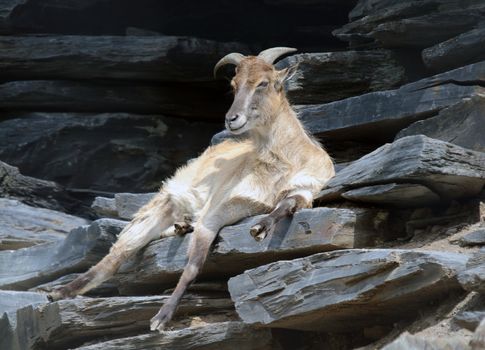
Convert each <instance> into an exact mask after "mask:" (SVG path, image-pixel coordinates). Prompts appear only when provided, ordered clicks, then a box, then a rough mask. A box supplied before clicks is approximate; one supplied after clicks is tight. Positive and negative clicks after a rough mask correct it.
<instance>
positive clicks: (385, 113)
mask: <svg viewBox="0 0 485 350" xmlns="http://www.w3.org/2000/svg"><path fill="white" fill-rule="evenodd" d="M480 79H482V80H483V79H485V61H484V62H480V63H475V64H471V65H468V66H465V67H462V68H458V69H455V70H452V71H449V72H446V73H442V74H438V75H435V76H433V77H430V78H425V79H422V80H419V81H417V82H414V83H410V84H407V85H403V86H401V87H400V88H399V89H396V90H388V91H379V92H372V93H368V94H365V95H361V96H356V97H351V98H347V99H345V100H341V101H335V102H332V103H327V104H319V105H310V106H302V107H299V108H298V112H299V116H300V119H301V120H302V122H303V123H304V124H305V125H306V126H307V128H308V129H309V131H310V132H311V133H312V134H315V135H317V136H321V137H323V138H324V139H325V140H326V141H328V140H338V141H339V142H341V141H342V140H354V141H355V140H356V139H364V140H367V141H372V142H375V141H376V140H384V141H387V140H390V139H392V138H393V137H394V136H395V134H396V133H397V132H399V131H400V130H401V129H402V128H404V127H406V126H408V125H409V124H411V123H413V122H415V121H417V120H420V119H425V118H429V117H432V116H434V115H436V114H438V112H439V111H440V110H442V109H443V108H446V107H449V106H451V105H454V104H456V103H457V102H460V101H461V100H462V99H463V98H466V97H471V96H473V95H477V94H483V93H485V88H484V87H483V86H480V84H479V83H478V81H479V80H480Z"/></svg>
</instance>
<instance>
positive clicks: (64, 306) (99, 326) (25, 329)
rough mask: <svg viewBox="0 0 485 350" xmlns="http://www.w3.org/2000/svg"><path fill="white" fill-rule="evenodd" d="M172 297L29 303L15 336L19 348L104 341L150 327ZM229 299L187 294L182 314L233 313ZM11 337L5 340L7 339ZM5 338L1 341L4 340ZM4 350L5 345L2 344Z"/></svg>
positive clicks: (19, 315)
mask: <svg viewBox="0 0 485 350" xmlns="http://www.w3.org/2000/svg"><path fill="white" fill-rule="evenodd" d="M167 299H168V296H144V297H112V298H84V297H78V298H76V299H72V300H62V301H58V302H55V303H47V304H40V305H32V306H27V307H24V308H22V309H19V310H18V311H17V315H16V318H17V319H16V326H15V327H14V329H15V332H14V333H13V337H14V338H16V339H15V340H16V341H17V342H18V344H19V348H13V349H12V348H10V349H11V350H17V349H19V350H20V349H38V348H46V349H66V348H73V347H76V346H79V345H81V344H83V343H85V342H86V341H90V340H93V339H99V340H100V341H102V340H106V339H110V338H115V337H124V336H128V335H134V334H138V333H140V332H141V331H144V330H148V327H149V322H150V318H151V317H153V315H154V314H156V313H157V311H158V310H159V308H160V307H161V306H162V305H163V303H164V302H166V300H167ZM232 310H233V306H232V303H231V301H230V299H229V298H227V297H226V298H224V297H204V296H200V295H187V296H185V297H184V298H183V299H182V302H181V304H180V306H179V309H178V310H177V313H176V316H175V317H176V318H177V317H179V318H180V316H181V315H185V317H187V316H189V315H194V314H195V315H197V314H204V313H221V312H224V313H232ZM7 340H8V339H3V341H4V342H6V341H7ZM0 341H1V340H0ZM2 349H3V347H2Z"/></svg>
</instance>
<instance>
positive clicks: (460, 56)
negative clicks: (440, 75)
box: [422, 27, 485, 71]
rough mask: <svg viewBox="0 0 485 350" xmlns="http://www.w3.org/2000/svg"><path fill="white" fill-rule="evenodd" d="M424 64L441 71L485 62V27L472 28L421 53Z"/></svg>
mask: <svg viewBox="0 0 485 350" xmlns="http://www.w3.org/2000/svg"><path fill="white" fill-rule="evenodd" d="M422 57H423V62H424V64H425V65H426V66H427V67H428V68H430V69H432V70H435V71H443V70H446V69H453V68H456V67H460V66H464V65H466V64H470V63H474V62H479V61H483V60H485V27H482V28H474V29H472V30H470V31H468V32H465V33H462V34H460V35H458V36H456V37H454V38H451V39H449V40H446V41H444V42H441V43H439V44H436V45H434V46H431V47H428V48H426V49H424V50H423V52H422Z"/></svg>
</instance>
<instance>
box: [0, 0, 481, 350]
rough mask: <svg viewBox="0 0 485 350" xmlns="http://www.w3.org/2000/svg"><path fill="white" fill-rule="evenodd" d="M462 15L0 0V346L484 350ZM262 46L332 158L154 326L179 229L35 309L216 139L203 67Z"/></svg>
mask: <svg viewBox="0 0 485 350" xmlns="http://www.w3.org/2000/svg"><path fill="white" fill-rule="evenodd" d="M484 23H485V4H484V3H483V1H481V0H466V1H456V0H422V1H399V0H345V1H342V0H340V1H337V0H309V1H294V0H249V1H248V0H246V1H243V0H231V1H227V0H218V1H211V2H210V3H207V2H197V1H192V0H188V1H181V2H178V3H176V2H173V1H168V0H159V1H155V0H139V1H137V2H136V4H135V2H132V1H128V0H118V1H113V0H83V1H79V0H69V1H64V2H59V1H51V0H47V1H37V0H8V1H3V2H0V196H1V198H0V223H1V225H0V315H1V318H0V335H1V336H0V349H2V350H3V349H5V350H24V349H25V350H27V349H28V350H30V349H49V350H51V349H54V350H56V349H59V350H60V349H86V350H87V349H103V350H105V349H216V348H217V349H234V348H238V349H241V350H242V349H268V350H269V349H275V350H286V349H288V350H290V349H291V350H293V349H302V350H303V349H305V350H306V349H308V350H310V349H332V350H333V349H343V350H346V349H361V350H363V349H367V350H370V349H386V350H404V349H423V350H424V349H456V350H478V349H485V321H483V320H484V319H485V295H484V293H485V189H484V185H485V138H484V135H485V46H484V38H485V26H484ZM282 45H284V46H294V47H297V48H298V49H299V52H298V53H296V54H294V55H291V56H288V57H286V58H284V59H282V60H281V61H280V62H278V64H277V66H278V67H280V68H283V67H287V66H290V65H294V64H296V63H298V64H299V66H298V71H297V73H296V74H295V75H294V76H293V77H292V79H291V80H290V81H289V82H288V84H287V86H286V89H287V94H288V97H289V99H290V100H291V102H292V104H293V105H294V107H295V109H296V110H297V111H298V114H299V117H300V119H301V120H302V121H303V123H304V124H305V125H306V126H307V128H308V130H309V131H310V132H311V133H313V134H314V135H315V136H316V137H317V138H319V139H320V141H321V142H322V143H323V144H324V146H325V148H326V149H327V150H328V151H329V153H330V154H331V156H332V157H333V159H334V160H335V163H336V168H337V170H338V172H337V175H336V176H335V178H333V179H332V180H331V181H330V182H329V183H328V186H327V187H326V188H324V189H322V191H321V193H320V194H319V196H318V198H317V199H316V201H315V203H314V208H313V209H307V210H302V211H300V212H297V213H296V214H295V215H294V217H293V218H288V219H286V220H283V221H282V222H281V223H279V224H278V227H277V229H276V231H275V232H274V234H273V235H272V236H270V237H268V238H267V239H266V240H264V241H262V242H256V241H254V239H253V238H252V237H251V236H250V235H249V228H250V227H251V226H252V224H253V223H254V222H255V220H258V218H247V219H245V220H243V221H242V222H239V223H237V224H235V225H233V226H230V227H225V228H223V229H222V230H221V232H220V233H219V236H218V238H217V240H216V243H215V244H214V246H213V247H212V250H211V253H210V256H209V258H208V261H207V263H206V264H205V266H204V269H203V271H202V273H201V275H200V277H199V278H198V280H197V282H196V283H195V284H194V285H192V286H191V287H190V290H189V293H188V294H187V295H186V296H185V297H184V298H183V300H182V303H181V305H180V307H179V309H178V311H177V314H176V316H175V319H174V321H173V322H172V323H171V325H170V327H169V328H168V329H167V330H166V331H164V332H163V333H162V334H159V333H152V332H150V331H149V329H148V324H149V319H150V318H151V317H152V316H153V315H154V314H155V313H156V311H157V310H158V308H159V307H160V306H161V305H163V303H164V302H165V301H166V299H167V297H168V295H169V293H170V291H171V289H172V288H173V287H174V286H175V283H176V281H177V279H178V277H179V276H180V273H181V272H182V270H183V267H184V265H185V263H186V250H187V246H188V242H189V240H190V234H188V235H186V236H185V237H178V236H177V237H169V238H166V239H162V240H157V241H154V242H152V243H150V244H149V245H148V246H147V247H146V248H145V249H144V250H143V251H141V252H140V253H139V254H137V255H136V256H135V257H134V258H133V259H131V260H129V261H126V262H125V263H124V264H123V266H122V267H121V269H120V270H119V272H118V273H117V274H116V275H115V276H114V277H113V278H112V279H110V280H109V281H107V282H105V283H103V284H102V285H101V286H99V287H98V288H96V289H94V290H92V291H91V292H90V293H89V294H88V295H86V296H83V297H78V298H76V299H73V300H63V301H58V302H54V303H51V302H48V300H47V298H46V294H45V292H46V291H49V290H51V289H52V288H54V287H55V286H58V285H61V284H64V283H67V282H69V281H71V280H73V279H74V278H75V277H76V276H77V275H78V274H79V273H82V272H84V271H86V270H87V269H88V268H89V267H90V266H91V265H93V264H95V263H96V262H97V261H99V260H100V259H101V258H102V257H103V256H104V255H105V254H106V253H107V251H108V250H109V248H110V246H111V245H112V243H113V242H114V241H115V240H116V235H117V234H118V233H119V232H120V231H121V230H122V229H123V227H124V226H125V225H126V224H127V222H128V221H129V220H130V219H131V217H132V216H133V214H134V213H135V212H136V211H137V210H138V208H140V206H142V205H143V204H144V203H146V202H147V201H148V200H149V199H150V198H151V196H152V195H153V192H154V191H156V189H157V187H158V186H159V184H160V182H161V181H162V180H163V179H164V178H165V177H167V176H169V175H170V174H172V173H173V171H174V170H175V169H176V168H177V167H178V166H180V165H181V164H183V163H184V162H186V161H187V160H189V159H191V158H193V157H195V156H197V155H198V154H199V153H200V152H201V151H202V150H203V149H204V148H205V147H206V146H207V145H209V144H210V142H211V139H212V142H218V141H219V140H220V139H222V138H225V137H228V135H227V134H226V133H225V132H223V131H222V132H221V130H222V128H223V123H222V120H223V115H224V112H225V110H226V109H227V108H228V106H229V104H230V101H231V96H230V94H229V88H228V84H227V82H226V81H225V80H224V79H220V80H214V79H213V77H212V67H213V65H214V63H215V62H217V60H218V59H219V58H220V57H222V56H223V55H225V54H227V53H228V52H232V51H238V52H242V53H245V54H251V53H253V54H254V53H257V52H259V50H261V49H264V48H267V47H271V46H282ZM230 73H231V72H229V71H228V72H226V75H228V74H230Z"/></svg>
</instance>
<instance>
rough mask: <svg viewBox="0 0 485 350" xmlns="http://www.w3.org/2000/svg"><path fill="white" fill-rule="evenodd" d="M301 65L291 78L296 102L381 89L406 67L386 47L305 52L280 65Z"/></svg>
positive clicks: (394, 83) (395, 83) (322, 100)
mask: <svg viewBox="0 0 485 350" xmlns="http://www.w3.org/2000/svg"><path fill="white" fill-rule="evenodd" d="M293 65H298V70H297V71H296V74H295V75H294V76H293V77H292V78H291V79H290V80H289V81H288V84H287V96H288V97H289V99H290V101H291V102H292V103H294V104H311V103H325V102H330V101H335V100H341V99H344V98H347V97H351V96H355V95H360V94H363V93H367V92H371V91H379V90H388V89H391V88H393V87H395V86H398V85H399V84H401V83H403V82H404V80H405V75H404V68H403V67H402V66H401V65H400V64H399V63H398V62H397V61H396V60H395V59H394V57H393V55H392V53H391V52H390V51H387V50H373V51H339V52H324V53H305V54H300V55H293V56H290V57H288V58H285V59H284V60H282V61H281V62H279V63H278V64H277V65H276V66H277V68H279V69H282V68H285V67H290V66H293Z"/></svg>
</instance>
